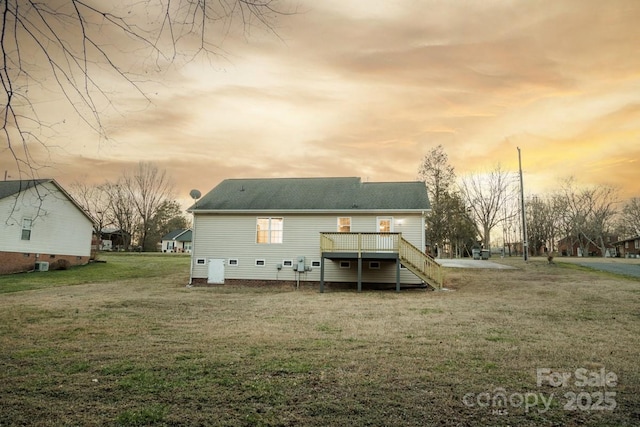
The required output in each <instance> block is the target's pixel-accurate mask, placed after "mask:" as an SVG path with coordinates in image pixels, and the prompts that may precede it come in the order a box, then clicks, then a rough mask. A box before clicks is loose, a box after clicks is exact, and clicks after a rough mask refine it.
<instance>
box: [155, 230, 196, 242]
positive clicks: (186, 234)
mask: <svg viewBox="0 0 640 427" xmlns="http://www.w3.org/2000/svg"><path fill="white" fill-rule="evenodd" d="M160 240H176V241H178V242H190V241H191V230H190V229H187V228H179V229H177V230H173V231H171V232H169V233H167V234H165V235H164V236H162V239H160Z"/></svg>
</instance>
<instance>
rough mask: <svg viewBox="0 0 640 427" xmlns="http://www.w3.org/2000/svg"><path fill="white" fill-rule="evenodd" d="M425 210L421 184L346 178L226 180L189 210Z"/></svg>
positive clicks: (427, 198)
mask: <svg viewBox="0 0 640 427" xmlns="http://www.w3.org/2000/svg"><path fill="white" fill-rule="evenodd" d="M427 209H430V203H429V197H428V195H427V188H426V186H425V185H424V183H423V182H419V181H413V182H362V181H361V179H360V178H357V177H349V178H273V179H227V180H224V181H222V182H221V183H220V184H218V185H217V186H216V187H215V188H214V189H213V190H211V191H210V192H209V193H207V194H206V195H205V196H204V197H202V199H200V200H198V201H197V203H196V204H194V205H193V206H191V207H190V208H189V211H196V212H197V211H240V210H256V211H264V210H274V211H275V210H323V211H326V210H427Z"/></svg>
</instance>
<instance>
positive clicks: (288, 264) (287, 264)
mask: <svg viewBox="0 0 640 427" xmlns="http://www.w3.org/2000/svg"><path fill="white" fill-rule="evenodd" d="M282 265H283V266H285V267H293V260H290V259H285V260H284V261H282Z"/></svg>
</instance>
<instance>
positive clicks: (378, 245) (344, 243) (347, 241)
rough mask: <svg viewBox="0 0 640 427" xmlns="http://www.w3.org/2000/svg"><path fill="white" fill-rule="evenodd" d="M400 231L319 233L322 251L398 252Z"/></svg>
mask: <svg viewBox="0 0 640 427" xmlns="http://www.w3.org/2000/svg"><path fill="white" fill-rule="evenodd" d="M399 241H400V233H320V250H321V251H322V252H357V253H363V252H398V248H399Z"/></svg>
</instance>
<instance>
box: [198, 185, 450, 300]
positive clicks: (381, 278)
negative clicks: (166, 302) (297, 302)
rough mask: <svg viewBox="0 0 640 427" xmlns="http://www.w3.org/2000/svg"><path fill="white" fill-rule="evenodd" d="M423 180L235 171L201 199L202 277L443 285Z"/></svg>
mask: <svg viewBox="0 0 640 427" xmlns="http://www.w3.org/2000/svg"><path fill="white" fill-rule="evenodd" d="M429 209H430V205H429V199H428V196H427V189H426V187H425V185H424V183H422V182H380V183H374V182H362V181H361V180H360V178H278V179H228V180H225V181H223V182H221V183H220V184H219V185H218V186H217V187H215V188H214V189H213V190H211V191H210V192H209V193H208V194H206V195H205V196H204V197H203V198H202V199H200V200H198V201H197V203H196V204H195V205H193V206H192V207H191V208H190V209H189V210H188V211H189V212H191V213H193V215H194V224H193V238H194V242H193V246H192V255H191V258H192V259H191V262H192V267H191V282H192V283H196V284H198V283H210V284H213V283H220V284H221V283H234V282H236V283H237V282H248V281H254V282H260V283H265V282H266V283H270V282H291V283H296V284H299V283H300V282H301V281H302V282H315V283H318V284H319V285H320V289H321V290H323V289H324V284H325V282H336V283H338V282H339V283H344V282H348V283H357V284H358V290H360V289H361V286H362V283H363V282H366V283H395V284H396V288H397V289H398V290H399V289H400V283H404V284H422V283H423V282H427V283H429V284H431V285H433V286H436V287H440V286H441V285H442V280H441V275H440V269H439V266H438V264H436V263H435V262H433V260H432V259H431V258H430V257H428V256H427V255H425V253H424V248H425V215H426V213H427V211H429Z"/></svg>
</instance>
